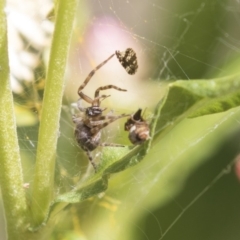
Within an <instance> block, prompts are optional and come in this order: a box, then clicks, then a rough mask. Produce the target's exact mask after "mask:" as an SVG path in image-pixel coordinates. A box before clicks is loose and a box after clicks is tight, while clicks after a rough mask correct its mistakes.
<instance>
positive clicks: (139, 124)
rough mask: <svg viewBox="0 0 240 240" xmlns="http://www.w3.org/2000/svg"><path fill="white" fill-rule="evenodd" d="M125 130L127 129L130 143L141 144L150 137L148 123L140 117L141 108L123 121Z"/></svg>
mask: <svg viewBox="0 0 240 240" xmlns="http://www.w3.org/2000/svg"><path fill="white" fill-rule="evenodd" d="M124 127H125V131H129V135H128V138H129V140H130V141H131V143H133V144H135V145H137V144H142V143H143V142H145V141H146V140H148V139H149V138H150V135H149V134H150V129H149V125H148V123H147V122H146V121H145V120H144V119H143V118H142V109H138V110H137V111H136V113H134V114H133V115H131V117H130V118H128V119H127V122H126V123H125V126H124Z"/></svg>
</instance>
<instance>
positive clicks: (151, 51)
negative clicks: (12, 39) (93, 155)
mask: <svg viewBox="0 0 240 240" xmlns="http://www.w3.org/2000/svg"><path fill="white" fill-rule="evenodd" d="M239 10H240V2H239V1H233V0H229V1H219V0H210V1H203V0H201V1H200V0H195V1H190V0H182V1H177V0H171V1H167V0H164V1H160V0H150V1H140V2H139V1H136V0H130V1H108V0H105V1H96V0H89V1H81V2H80V4H79V9H78V15H77V21H76V28H75V32H74V37H73V41H72V46H71V53H70V57H69V67H68V69H67V73H66V89H65V95H64V99H63V111H62V118H61V128H60V134H59V135H60V137H59V143H58V153H57V168H56V195H57V194H59V193H64V192H66V191H67V190H70V189H73V188H74V186H75V184H76V182H77V181H79V179H81V177H82V176H83V174H84V173H85V172H86V169H87V166H88V160H87V158H86V156H85V155H84V153H82V151H81V150H79V148H78V146H77V145H76V143H75V140H74V138H73V129H74V126H73V123H72V121H71V110H72V109H71V104H72V103H73V102H76V100H77V98H78V96H77V93H76V89H77V88H78V86H79V84H80V82H82V81H83V80H84V78H85V77H86V76H87V74H88V73H89V72H90V71H91V70H92V69H93V67H94V66H96V65H97V64H98V63H100V62H101V61H102V60H104V59H105V58H107V57H108V56H109V55H110V54H112V53H113V52H114V51H115V50H122V49H124V48H126V47H132V48H133V49H135V51H136V52H137V55H138V61H139V71H138V73H137V75H136V76H133V77H131V76H126V75H125V73H124V72H123V71H122V69H120V68H119V66H118V65H117V62H115V60H113V61H112V62H109V63H108V64H107V65H106V66H105V67H104V68H103V69H101V70H100V71H99V72H98V73H96V75H95V76H94V78H93V80H92V82H91V83H90V84H89V85H88V88H87V89H86V93H87V94H90V95H92V93H93V91H94V90H95V89H96V87H97V86H102V85H106V84H108V83H112V84H113V82H114V84H115V85H117V86H119V87H124V88H127V89H128V92H127V93H126V94H125V95H124V94H123V93H115V92H114V93H113V92H111V95H112V96H111V100H109V99H106V102H105V105H106V106H107V107H108V108H109V109H114V111H116V113H119V112H131V111H133V110H134V109H136V108H138V107H142V108H144V109H146V113H147V114H148V115H151V112H152V111H153V109H154V108H155V106H156V104H157V103H158V102H159V100H160V99H161V98H162V97H163V95H164V90H165V88H166V85H167V84H169V83H170V82H172V81H175V80H179V79H185V80H186V81H191V80H194V79H212V78H217V77H220V76H228V75H232V74H235V73H238V72H239V52H240V50H239V49H240V31H239V25H240V15H239ZM29 96H30V94H29ZM119 100H121V101H119ZM29 101H31V99H30V100H29ZM183 104H184V103H183ZM170 111H171V109H170ZM19 116H20V114H19V115H18V117H19ZM239 119H240V109H239V108H235V109H232V110H229V111H228V112H225V113H221V114H213V115H209V116H204V117H199V118H195V119H183V120H182V121H181V122H180V123H179V124H178V125H177V126H176V127H174V128H173V129H172V130H171V131H170V132H169V133H167V134H166V135H164V136H156V140H155V142H154V145H153V147H152V149H151V150H150V152H149V154H148V155H147V156H146V158H145V159H144V161H142V162H141V163H140V164H138V165H137V166H135V167H133V168H130V169H127V170H126V171H124V172H121V173H118V174H116V175H114V176H112V178H111V179H110V181H109V189H108V191H107V192H106V193H105V194H104V195H101V196H97V197H94V198H90V199H88V200H86V201H84V202H82V203H79V204H75V205H71V206H69V207H68V208H67V209H66V210H65V211H64V212H63V213H62V214H61V215H60V214H59V218H58V224H57V225H56V228H55V231H54V233H53V234H52V238H51V239H91V240H108V239H125V240H130V239H131V240H158V239H166V240H173V239H174V240H175V239H181V240H190V239H191V240H192V239H194V240H198V239H199V240H200V239H204V240H215V239H216V240H226V239H227V240H238V239H239V235H240V228H239V226H238V225H239V224H237V223H238V221H239V220H240V214H239V209H240V201H239V200H240V182H239V181H240V172H239V171H240V170H239V169H238V167H237V164H235V163H234V159H235V158H236V157H237V155H238V154H239V150H240V146H239V140H240V139H239V138H240V127H239ZM149 120H151V116H150V117H149ZM121 126H122V123H121V122H119V123H116V124H115V125H113V126H112V127H110V128H108V129H107V130H106V131H105V133H104V135H105V136H104V138H105V139H107V141H109V142H118V143H123V144H128V140H127V134H126V133H122V132H123V130H122V127H121ZM37 127H38V126H36V125H35V123H34V124H33V125H32V126H26V125H25V126H24V124H23V126H19V128H18V133H19V141H20V146H21V154H22V157H23V167H24V175H25V181H26V182H30V183H31V181H32V172H33V171H32V170H33V168H34V161H33V159H34V157H35V153H36V144H37ZM97 154H99V152H98V153H97ZM80 159H81V161H80ZM205 190H206V191H205ZM195 200H196V201H195Z"/></svg>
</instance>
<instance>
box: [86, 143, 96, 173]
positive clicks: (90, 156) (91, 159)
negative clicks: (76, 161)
mask: <svg viewBox="0 0 240 240" xmlns="http://www.w3.org/2000/svg"><path fill="white" fill-rule="evenodd" d="M84 151H85V152H86V154H87V156H88V160H89V161H90V163H91V164H92V166H93V168H94V171H95V172H97V165H96V164H95V162H94V161H93V157H92V154H91V153H90V151H89V150H88V149H87V148H85V147H84Z"/></svg>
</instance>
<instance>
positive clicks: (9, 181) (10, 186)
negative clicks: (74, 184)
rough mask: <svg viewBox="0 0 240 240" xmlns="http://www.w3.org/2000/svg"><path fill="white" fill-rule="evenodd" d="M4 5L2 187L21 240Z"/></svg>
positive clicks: (21, 201)
mask: <svg viewBox="0 0 240 240" xmlns="http://www.w3.org/2000/svg"><path fill="white" fill-rule="evenodd" d="M5 4H6V3H5V1H4V0H0V32H1V34H0V68H1V69H0V82H1V87H0V106H1V107H0V183H1V191H2V198H3V204H4V210H5V217H6V223H7V232H8V239H12V240H16V239H21V237H20V236H19V232H22V231H23V227H24V226H25V223H26V218H27V204H26V197H25V192H24V188H23V174H22V166H21V158H20V152H19V146H18V139H17V131H16V120H15V115H14V107H13V96H12V92H11V87H10V82H9V65H8V50H7V47H8V46H7V24H6V16H5V12H4V8H5Z"/></svg>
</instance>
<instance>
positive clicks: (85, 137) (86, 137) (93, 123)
mask: <svg viewBox="0 0 240 240" xmlns="http://www.w3.org/2000/svg"><path fill="white" fill-rule="evenodd" d="M126 52H127V51H126ZM128 52H129V50H128ZM130 52H131V58H130V59H132V58H133V53H134V52H133V50H132V51H130ZM118 53H119V54H120V52H118ZM124 53H125V52H123V53H121V54H122V56H124ZM114 55H115V54H113V55H111V56H110V57H109V58H108V59H106V60H105V61H103V62H102V63H101V64H99V65H98V66H97V67H96V68H95V69H93V70H92V71H91V72H90V73H89V75H88V76H87V78H86V79H85V81H84V82H83V84H81V85H80V87H79V88H78V95H79V96H80V99H79V101H78V108H79V110H80V111H82V112H84V116H83V117H75V116H73V122H74V123H75V125H76V127H75V138H76V140H77V142H78V144H79V146H80V147H81V148H82V149H83V150H84V151H86V153H87V155H88V158H89V160H90V162H91V164H92V165H93V167H94V169H95V171H96V169H97V167H96V164H95V163H94V161H93V158H92V156H91V153H90V152H91V151H93V150H94V149H96V148H97V147H98V146H112V147H124V145H121V144H115V143H100V140H101V130H102V129H103V128H105V127H106V126H108V125H109V124H110V123H112V122H114V121H116V120H118V119H120V118H123V117H129V116H130V115H129V114H121V115H118V116H114V115H103V114H102V113H103V111H104V110H105V108H104V109H103V108H101V107H100V104H101V101H103V100H104V99H105V98H107V97H109V95H99V93H100V91H102V90H106V89H115V90H118V91H127V90H126V89H122V88H119V87H117V86H115V85H106V86H103V87H99V88H98V89H97V90H96V91H95V94H94V99H91V98H90V97H88V96H87V95H85V94H84V93H83V92H82V90H83V89H84V87H85V86H86V85H87V83H88V82H89V81H90V79H91V78H92V76H93V75H94V73H95V72H96V71H97V70H98V69H99V68H101V67H102V66H103V65H104V64H105V63H107V62H108V61H109V60H110V59H111V58H112V57H113V56H114ZM126 57H127V56H125V58H126ZM125 58H124V59H122V60H121V61H120V62H121V64H122V65H123V66H124V67H125V68H126V67H127V66H128V65H127V64H123V62H124V61H125ZM126 59H127V60H128V61H129V59H128V58H126ZM127 60H126V61H127ZM130 62H131V69H134V66H135V68H136V69H137V60H136V57H135V60H134V63H133V62H132V61H130ZM130 62H129V64H130ZM136 69H135V72H136ZM126 70H127V69H126ZM132 71H133V70H131V71H130V72H131V73H130V74H133V72H132ZM127 72H129V71H128V70H127ZM82 99H83V100H85V101H86V102H87V103H89V104H90V105H91V106H90V107H87V108H83V107H82V106H81V104H80V101H81V100H82Z"/></svg>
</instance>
